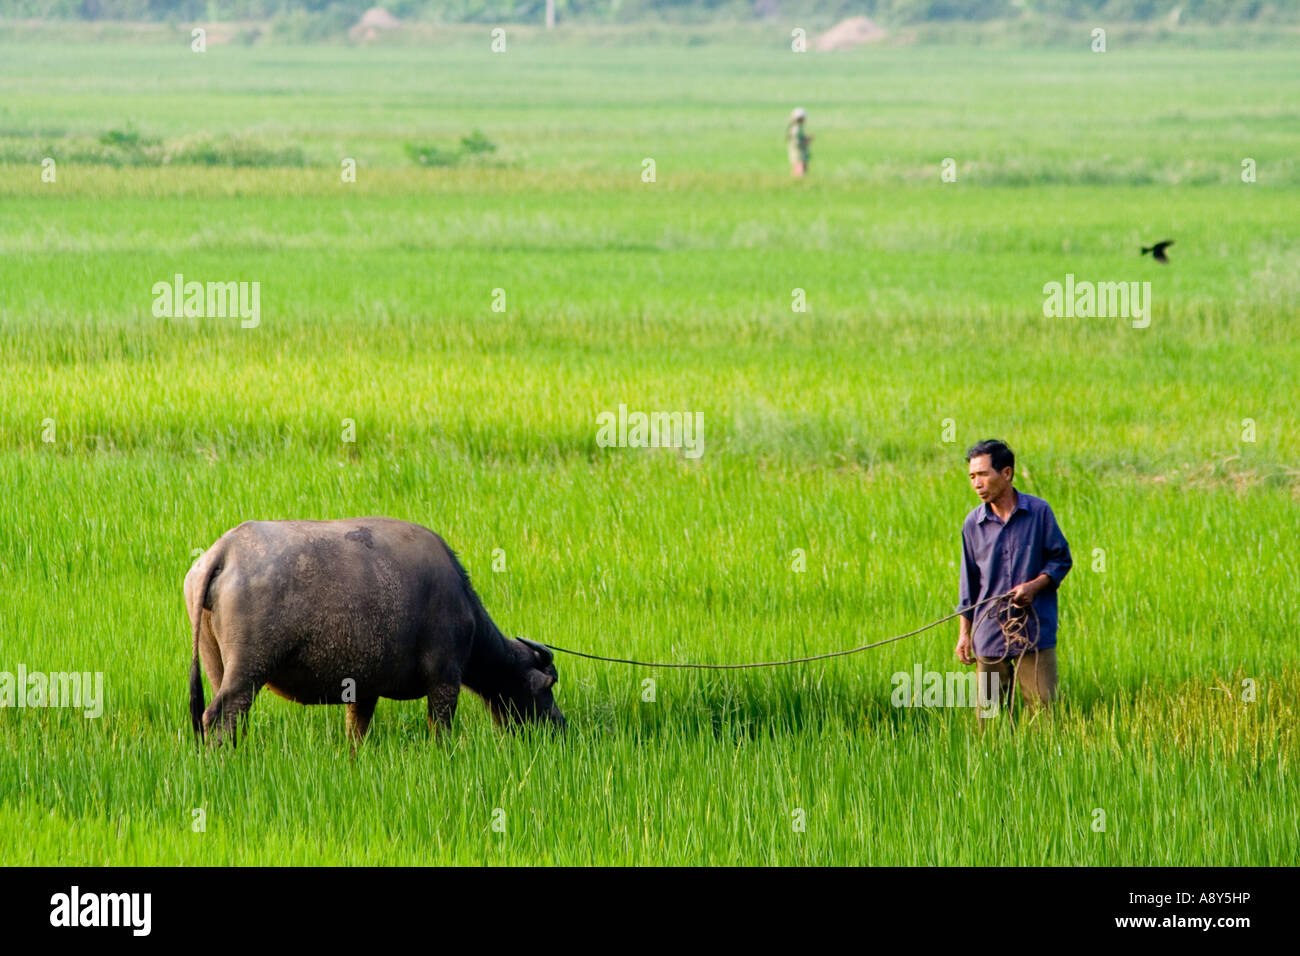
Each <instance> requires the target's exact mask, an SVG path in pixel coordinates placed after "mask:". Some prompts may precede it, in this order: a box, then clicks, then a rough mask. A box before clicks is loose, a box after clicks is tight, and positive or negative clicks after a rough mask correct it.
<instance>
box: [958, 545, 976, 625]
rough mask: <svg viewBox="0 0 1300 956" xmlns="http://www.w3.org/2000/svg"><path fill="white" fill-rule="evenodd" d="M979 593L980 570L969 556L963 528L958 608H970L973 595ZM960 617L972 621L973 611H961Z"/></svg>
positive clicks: (973, 598)
mask: <svg viewBox="0 0 1300 956" xmlns="http://www.w3.org/2000/svg"><path fill="white" fill-rule="evenodd" d="M979 593H980V569H979V565H978V564H976V563H975V558H974V557H973V556H972V555H971V551H970V542H969V541H967V540H966V529H965V527H963V528H962V530H961V587H960V589H959V594H958V597H959V598H960V601H959V603H958V605H957V606H958V607H970V606H971V604H972V603H973V602H974V601H975V595H977V594H979ZM962 617H964V618H966V620H968V621H970V620H974V618H975V612H974V611H963V612H962Z"/></svg>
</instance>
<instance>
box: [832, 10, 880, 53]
mask: <svg viewBox="0 0 1300 956" xmlns="http://www.w3.org/2000/svg"><path fill="white" fill-rule="evenodd" d="M887 35H888V34H886V33H885V31H884V30H882V29H881V28H880V27H878V26H876V25H875V24H874V23H872V22H871V18H870V17H849V18H848V19H847V20H841V21H840V22H839V23H837V24H835V26H833V27H831V28H830V29H829V30H827V31H826V32H825V33H823V34H822V35H821V36H819V37H818V38H817V44H816V48H817V49H818V50H820V51H823V52H825V51H827V50H851V49H853V48H854V47H855V46H862V45H863V44H864V43H879V42H880V41H881V40H883V39H884V38H885V37H886V36H887Z"/></svg>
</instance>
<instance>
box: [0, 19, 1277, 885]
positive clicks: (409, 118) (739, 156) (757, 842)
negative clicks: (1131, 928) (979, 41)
mask: <svg viewBox="0 0 1300 956" xmlns="http://www.w3.org/2000/svg"><path fill="white" fill-rule="evenodd" d="M480 32H481V33H482V34H483V35H482V36H481V37H480V36H479V35H478V34H471V33H469V32H457V33H455V34H454V35H453V36H451V37H450V38H449V39H447V40H446V41H445V42H439V43H436V44H434V45H432V46H427V47H421V46H393V47H383V46H379V47H362V48H355V47H349V46H330V47H283V46H280V47H277V46H271V45H267V46H262V45H255V46H233V45H219V46H212V47H210V48H209V50H208V52H207V53H204V54H195V53H191V52H190V50H189V47H188V43H186V42H178V43H172V44H170V45H162V44H160V43H154V42H150V43H135V44H121V45H116V44H108V43H101V44H92V43H89V42H81V41H75V42H74V41H73V40H68V39H64V40H60V39H59V38H58V37H57V36H55V35H53V34H50V35H42V36H41V37H40V38H38V39H36V40H31V41H23V42H19V41H18V40H17V39H15V38H14V37H12V36H9V37H6V36H5V35H4V34H3V33H2V32H0V368H2V369H3V384H2V385H0V671H3V672H10V673H16V671H17V668H18V667H19V666H20V665H21V666H22V667H24V668H25V669H26V670H27V671H28V672H31V671H42V672H63V671H77V672H100V673H102V674H103V694H104V700H103V712H102V715H101V716H98V717H95V718H87V717H86V716H84V714H83V711H82V710H79V709H75V708H52V707H49V708H18V707H16V706H13V707H5V708H3V709H0V863H3V864H5V865H102V864H112V865H121V864H140V865H177V864H181V865H200V864H202V865H231V864H234V865H255V864H256V865H285V864H346V865H352V864H376V863H378V864H420V865H424V864H449V863H457V864H460V863H465V864H516V865H518V864H580V865H588V864H615V865H623V864H629V865H659V864H811V865H860V864H906V865H952V864H963V865H986V864H1006V865H1023V864H1040V865H1041V864H1045V865H1054V866H1079V865H1139V866H1149V865H1174V866H1201V865H1294V863H1295V862H1296V848H1297V846H1300V785H1298V784H1297V762H1298V761H1300V733H1298V732H1297V727H1298V726H1300V703H1298V696H1300V666H1298V665H1297V650H1298V649H1300V640H1298V639H1297V632H1296V627H1297V624H1298V623H1300V616H1298V615H1297V603H1296V601H1297V598H1296V594H1297V592H1296V586H1295V571H1294V567H1295V563H1296V557H1297V545H1296V541H1295V539H1296V529H1297V527H1300V442H1298V440H1297V439H1298V438H1300V402H1297V396H1298V394H1300V393H1298V392H1297V370H1300V337H1298V336H1297V327H1298V326H1300V235H1298V234H1297V223H1300V108H1298V107H1297V104H1300V69H1298V68H1297V67H1298V66H1300V55H1297V53H1296V52H1295V51H1294V50H1287V49H1269V48H1264V49H1256V50H1227V49H1194V50H1192V49H1177V48H1165V47H1162V48H1158V49H1142V48H1127V49H1126V48H1124V47H1123V46H1122V45H1120V46H1116V45H1112V47H1111V50H1110V52H1108V53H1106V54H1104V55H1098V54H1093V53H1091V52H1090V51H1089V49H1088V43H1087V33H1086V31H1085V32H1084V34H1083V39H1082V40H1081V42H1080V43H1079V44H1078V46H1077V49H1066V50H1062V49H1055V50H1021V49H1013V50H1005V49H1004V50H988V49H977V48H974V47H970V48H955V47H953V48H950V47H928V46H913V47H907V46H898V47H886V48H864V49H859V50H855V51H851V52H847V53H843V54H836V55H817V54H812V53H809V54H806V55H797V54H794V53H792V52H790V50H789V48H788V44H786V45H784V46H783V44H782V43H781V42H780V39H781V38H780V36H779V35H777V36H776V38H775V42H772V43H768V44H766V45H763V44H759V43H752V44H750V43H747V44H740V43H739V42H736V43H729V42H718V43H707V44H702V45H694V46H687V45H675V44H671V43H669V42H667V41H666V40H663V39H660V40H658V41H656V42H655V43H653V44H636V43H623V44H619V45H605V44H599V43H595V42H593V43H589V44H575V43H570V44H566V45H558V44H554V45H548V44H547V42H546V40H545V38H544V37H542V36H541V35H540V34H536V33H531V34H530V33H525V34H523V35H521V37H520V39H518V40H516V41H515V42H512V43H511V45H510V47H509V49H508V52H506V53H504V54H493V53H491V51H490V50H489V45H488V40H487V36H486V30H484V31H480ZM794 106H803V107H805V108H806V109H807V110H808V115H809V120H808V129H809V132H811V133H812V134H813V135H814V136H815V140H814V143H813V147H812V149H813V160H812V164H811V171H810V175H809V176H808V177H807V178H805V179H803V180H794V179H792V178H791V177H790V174H789V169H788V166H787V160H786V151H785V146H784V140H783V132H784V124H785V121H786V117H787V116H788V114H789V112H790V110H791V108H792V107H794ZM474 131H479V132H480V133H481V134H482V136H483V137H485V138H486V139H487V140H488V141H490V143H491V144H492V145H494V146H495V149H494V150H486V149H485V150H483V151H481V152H472V151H468V150H465V151H461V152H457V149H458V144H459V143H460V141H461V139H462V138H463V137H470V136H471V134H473V133H474ZM408 147H409V148H408ZM421 147H437V148H438V149H441V150H443V151H444V153H452V154H455V156H456V157H457V158H456V160H455V161H454V162H450V161H449V165H428V166H425V165H420V163H419V162H417V161H416V160H415V159H414V158H413V157H414V156H415V155H416V154H417V153H418V151H419V149H420V148H421ZM440 155H442V154H440ZM46 159H51V160H53V165H52V166H51V165H50V164H48V163H43V161H44V160H46ZM945 159H951V160H952V163H951V164H950V165H949V168H950V169H952V170H953V171H954V173H955V181H945V179H944V177H943V175H942V171H943V168H944V166H943V161H944V160H945ZM346 160H354V161H355V182H351V181H345V173H346V171H347V169H348V166H347V164H346V162H345V161H346ZM646 160H652V161H653V164H652V167H650V166H647V164H646V163H645V161H646ZM1245 160H1252V161H1253V163H1251V164H1249V165H1250V168H1252V169H1253V170H1254V181H1252V182H1246V181H1243V171H1244V169H1245V167H1244V166H1243V161H1245ZM649 168H653V171H654V176H653V181H646V179H647V174H646V173H645V171H646V170H647V169H649ZM43 170H52V171H53V178H54V181H53V182H48V181H43V175H42V173H43ZM1165 238H1172V239H1174V240H1176V244H1175V245H1174V246H1172V247H1171V248H1170V250H1169V257H1170V263H1169V264H1168V265H1160V264H1158V263H1155V262H1153V261H1152V259H1151V257H1150V256H1142V255H1140V254H1139V249H1140V247H1141V246H1143V245H1150V244H1151V243H1152V242H1153V241H1156V240H1159V239H1165ZM177 274H181V275H183V276H184V279H185V281H199V282H208V281H214V282H223V283H225V282H250V283H251V282H256V283H258V284H259V289H260V300H259V312H258V315H257V317H256V318H257V321H256V323H255V324H254V325H253V326H252V327H245V325H246V324H247V323H246V322H243V321H241V318H240V317H239V316H238V315H228V316H211V315H197V316H195V315H191V316H188V317H187V316H186V315H185V314H184V310H183V309H182V310H181V312H180V314H173V315H168V314H161V315H159V314H157V312H158V309H156V308H155V304H156V295H155V293H154V291H153V289H154V286H155V284H156V283H159V282H162V283H171V282H172V281H173V279H174V276H176V275H177ZM1067 275H1069V276H1072V277H1073V278H1074V280H1079V281H1095V282H1125V283H1127V282H1138V283H1141V282H1149V283H1150V287H1149V288H1150V298H1149V302H1150V314H1149V325H1146V326H1145V327H1141V326H1140V323H1135V322H1134V321H1130V319H1129V318H1126V317H1096V316H1094V317H1075V318H1067V317H1048V316H1045V315H1044V299H1045V294H1044V286H1045V285H1046V284H1048V283H1051V282H1065V281H1066V277H1067ZM801 302H802V304H803V306H804V308H803V310H802V311H800V310H798V309H797V306H798V305H799V304H800V303H801ZM164 312H165V310H164ZM620 405H626V406H627V408H628V409H631V410H645V411H652V410H663V411H680V412H689V413H697V412H698V413H700V415H701V416H702V419H701V420H702V423H703V425H702V433H701V437H702V440H703V445H702V449H703V453H702V454H701V455H700V456H699V457H698V458H691V457H687V456H686V455H685V454H684V453H683V451H682V450H680V449H673V448H633V447H626V448H624V447H602V445H600V444H598V442H597V417H598V416H599V415H600V414H601V413H602V412H610V411H613V412H617V410H618V408H619V406H620ZM989 437H998V438H1003V439H1005V440H1006V441H1007V442H1009V443H1010V445H1011V446H1012V447H1013V448H1014V449H1015V450H1016V453H1017V456H1018V464H1017V470H1016V485H1017V487H1018V488H1020V489H1021V490H1022V491H1027V492H1029V493H1032V494H1035V495H1039V496H1041V497H1043V498H1045V499H1046V500H1047V501H1048V502H1049V503H1050V504H1051V505H1052V507H1053V509H1054V511H1055V514H1056V516H1057V518H1058V520H1059V522H1060V524H1061V527H1062V529H1063V531H1064V532H1065V534H1066V536H1067V538H1068V540H1069V542H1070V545H1071V549H1072V551H1073V555H1074V568H1073V570H1072V571H1071V573H1070V575H1069V576H1068V577H1067V579H1066V581H1065V583H1064V585H1063V586H1062V589H1061V594H1060V603H1061V624H1060V638H1059V644H1058V650H1057V653H1058V655H1059V662H1060V680H1061V683H1060V690H1061V696H1060V700H1059V702H1058V704H1057V705H1056V706H1055V708H1054V709H1053V710H1052V711H1051V712H1049V713H1045V714H1040V715H1038V716H1037V717H1035V718H1034V719H1032V720H1028V719H1023V718H1022V717H1021V716H1020V715H1017V716H1016V717H1015V718H1014V719H1012V718H1008V719H1004V720H1000V721H998V722H996V726H994V727H993V728H992V730H991V731H990V732H988V733H984V734H981V733H979V732H978V731H977V729H976V726H975V724H976V718H975V715H974V712H973V711H972V710H971V709H969V708H966V709H962V708H934V707H906V708H905V707H896V706H894V705H893V703H892V702H891V695H892V693H893V690H894V685H893V684H892V683H891V677H892V675H894V674H895V673H899V672H906V673H909V674H910V673H912V672H913V669H914V668H915V667H917V666H918V665H919V666H920V667H921V668H922V669H923V670H927V671H943V672H947V671H964V670H966V668H963V667H962V665H960V664H958V663H957V661H956V660H955V658H954V655H953V647H954V644H955V643H956V640H957V628H956V624H955V623H952V622H950V623H947V624H944V625H942V626H940V627H938V628H935V629H933V630H930V631H926V632H925V633H923V634H921V635H918V636H916V637H913V638H909V639H907V640H904V641H900V642H897V643H893V644H888V645H886V646H884V647H881V648H878V649H875V650H870V651H867V652H865V653H864V654H861V655H855V656H851V657H844V658H838V659H834V660H830V661H823V662H818V663H813V664H806V665H796V666H791V667H786V668H776V669H769V670H745V671H731V672H727V671H687V670H670V669H658V670H648V669H644V668H633V667H628V666H626V665H620V664H606V663H600V662H595V661H590V660H584V659H579V658H574V657H568V656H565V655H563V654H560V655H557V666H558V668H559V674H560V681H559V684H558V685H557V687H556V699H557V702H558V703H559V706H560V707H561V708H562V709H563V710H564V713H565V715H566V717H567V718H568V722H569V728H568V732H567V733H566V734H564V735H563V736H557V735H552V734H550V733H546V732H542V731H539V730H534V729H531V728H530V729H525V730H522V731H519V732H505V731H502V730H501V729H499V728H497V727H496V726H495V725H494V724H493V722H492V721H491V719H490V718H489V716H488V714H487V712H486V711H485V709H484V707H483V706H482V705H481V703H480V702H479V701H478V700H477V699H476V698H475V697H474V696H473V694H471V693H470V692H469V691H468V690H466V691H464V692H463V693H462V696H461V706H460V710H459V712H458V714H457V718H456V726H455V728H454V730H453V732H452V734H451V735H450V736H449V737H448V738H447V739H445V740H442V741H438V740H434V739H431V738H430V737H429V735H428V732H427V728H426V724H425V705H424V702H423V701H422V700H421V701H409V702H396V701H388V700H385V701H381V703H380V705H379V708H378V711H377V713H376V715H375V719H374V722H373V724H372V726H371V731H370V735H369V736H368V737H367V738H366V740H365V742H364V743H363V745H362V746H361V748H360V750H359V752H358V753H357V754H356V756H355V757H353V756H352V755H351V754H350V752H349V748H348V745H347V741H346V739H345V736H344V729H343V710H342V708H332V707H303V706H299V705H297V704H293V703H289V702H287V701H284V700H281V699H280V698H278V697H275V696H274V695H271V694H263V695H260V696H259V698H258V699H257V701H256V703H255V704H254V706H253V709H252V712H251V721H250V733H249V734H248V736H247V737H246V738H245V739H244V740H242V741H241V742H240V745H239V746H238V747H237V748H233V749H232V748H229V747H223V748H209V749H205V750H203V751H199V750H198V749H196V747H195V745H194V740H193V737H192V735H191V731H190V725H189V714H188V694H187V687H186V679H187V676H188V669H189V661H190V654H191V637H190V625H189V622H188V619H187V617H186V613H185V607H184V602H183V600H182V593H181V581H182V579H183V577H184V575H185V573H186V571H187V570H188V568H189V567H190V564H191V562H192V561H193V557H194V555H195V554H196V553H197V550H198V549H202V548H206V547H208V546H209V545H211V544H212V542H214V541H215V540H216V539H217V538H218V537H219V536H220V535H221V534H222V533H224V532H225V531H227V530H228V529H230V528H232V527H234V526H235V525H237V524H239V523H240V522H242V521H244V520H247V519H253V518H258V519H269V518H338V517H349V516H360V515H388V516H391V517H396V518H402V519H405V520H409V521H414V522H417V523H419V524H423V525H425V526H427V527H429V528H432V529H433V530H434V531H437V532H438V533H439V534H441V535H443V537H445V538H446V540H447V541H448V542H449V543H450V544H451V545H452V547H454V548H455V549H456V550H457V552H458V554H459V555H460V557H461V559H462V561H463V562H464V564H465V566H466V567H467V569H468V570H469V572H470V574H471V576H472V578H473V580H474V583H475V586H476V588H477V590H478V592H479V594H480V596H481V598H482V600H483V603H484V605H485V606H486V607H487V609H488V611H489V612H490V613H491V615H492V616H493V619H494V620H495V621H496V623H497V624H498V625H499V626H500V627H501V629H502V630H503V631H504V632H505V633H507V634H511V635H516V634H517V635H524V636H527V637H529V638H532V639H533V640H537V641H541V642H544V643H550V644H555V645H559V646H561V647H564V648H572V649H578V650H583V651H588V652H591V653H596V654H604V655H611V656H615V657H635V658H640V659H650V660H668V661H678V662H681V661H695V662H708V663H723V662H742V661H753V660H769V659H775V658H785V657H795V656H803V655H810V654H817V653H821V652H825V651H832V650H837V649H842V648H848V647H852V646H855V645H857V644H862V643H866V642H869V641H874V640H879V639H883V638H885V637H888V636H891V635H894V634H898V633H901V632H904V631H909V630H911V629H913V628H915V627H919V626H920V625H922V624H924V623H927V622H929V621H932V620H935V619H936V618H939V617H942V616H945V615H947V614H948V613H950V612H951V611H952V610H953V608H954V607H955V606H956V602H957V588H958V580H957V569H958V563H959V558H960V551H961V540H960V529H961V523H962V520H963V518H964V517H965V515H966V514H967V513H968V512H969V511H970V510H971V508H973V507H974V506H975V505H976V504H977V503H978V501H977V499H976V498H975V496H974V494H973V493H972V491H971V489H970V486H969V482H968V481H967V477H966V463H965V459H964V451H965V448H966V447H967V446H968V445H970V444H973V443H974V442H975V441H977V440H980V439H984V438H989ZM1288 569H1291V570H1288ZM647 681H649V683H647ZM0 689H2V687H0ZM208 699H209V700H210V699H211V689H210V688H209V689H208ZM1098 811H1101V814H1100V815H1099V814H1098Z"/></svg>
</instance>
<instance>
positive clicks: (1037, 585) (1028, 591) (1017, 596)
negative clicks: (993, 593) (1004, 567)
mask: <svg viewBox="0 0 1300 956" xmlns="http://www.w3.org/2000/svg"><path fill="white" fill-rule="evenodd" d="M1051 583H1052V579H1051V578H1050V577H1048V576H1047V575H1046V574H1040V575H1039V576H1038V577H1036V578H1034V579H1033V580H1032V581H1026V582H1025V583H1024V584H1017V585H1016V586H1015V587H1014V588H1012V589H1011V603H1012V604H1014V605H1015V606H1016V607H1029V605H1031V604H1033V603H1034V598H1035V597H1037V596H1038V592H1039V591H1041V590H1043V588H1045V587H1047V586H1048V585H1049V584H1051Z"/></svg>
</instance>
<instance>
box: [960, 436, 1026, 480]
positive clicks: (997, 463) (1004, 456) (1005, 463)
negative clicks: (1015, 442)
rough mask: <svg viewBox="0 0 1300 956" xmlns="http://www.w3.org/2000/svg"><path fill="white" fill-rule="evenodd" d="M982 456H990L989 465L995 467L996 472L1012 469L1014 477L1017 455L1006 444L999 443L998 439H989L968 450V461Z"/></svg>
mask: <svg viewBox="0 0 1300 956" xmlns="http://www.w3.org/2000/svg"><path fill="white" fill-rule="evenodd" d="M980 455H988V456H989V464H990V465H992V466H993V470H994V471H1001V470H1002V469H1003V468H1010V469H1011V473H1012V474H1013V475H1014V474H1015V473H1016V453H1015V452H1014V451H1012V450H1011V449H1010V448H1009V447H1007V443H1006V442H1004V441H999V440H998V439H996V438H987V439H985V440H984V441H982V442H979V443H978V444H975V445H971V446H970V447H969V448H967V449H966V460H967V461H970V460H971V459H972V458H978V457H979V456H980Z"/></svg>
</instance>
